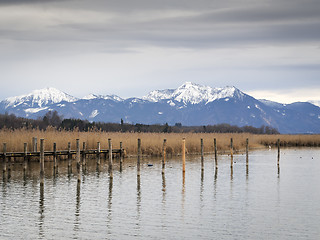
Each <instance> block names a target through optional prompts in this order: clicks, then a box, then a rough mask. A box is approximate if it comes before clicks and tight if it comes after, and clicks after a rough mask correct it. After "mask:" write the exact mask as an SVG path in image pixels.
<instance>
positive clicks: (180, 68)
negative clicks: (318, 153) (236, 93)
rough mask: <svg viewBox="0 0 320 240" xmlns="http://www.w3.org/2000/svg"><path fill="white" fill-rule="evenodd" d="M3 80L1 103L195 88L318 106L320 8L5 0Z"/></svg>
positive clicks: (185, 1)
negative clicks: (41, 95)
mask: <svg viewBox="0 0 320 240" xmlns="http://www.w3.org/2000/svg"><path fill="white" fill-rule="evenodd" d="M43 2H45V3H43ZM0 79H1V92H0V99H4V98H6V97H9V96H16V95H21V94H25V93H29V92H31V91H32V90H34V89H40V88H45V87H55V88H58V89H60V90H62V91H64V92H66V93H69V94H71V95H73V96H76V97H83V96H85V95H88V94H89V93H96V94H116V95H119V96H121V97H124V98H126V97H133V96H135V97H141V96H143V95H146V94H147V93H148V92H149V91H151V90H154V89H166V88H176V87H178V86H180V85H181V84H183V83H184V82H186V81H191V82H194V83H199V84H204V85H209V86H211V87H223V86H226V85H233V86H236V87H237V88H239V89H240V90H242V91H244V92H245V93H248V94H250V95H252V96H254V97H257V98H266V99H269V100H275V101H279V102H283V103H289V102H293V101H307V100H320V1H319V0H303V1H302V0H263V1H258V0H241V1H240V0H224V1H221V0H196V1H195V0H161V1H159V0H87V1H82V0H46V1H41V0H0Z"/></svg>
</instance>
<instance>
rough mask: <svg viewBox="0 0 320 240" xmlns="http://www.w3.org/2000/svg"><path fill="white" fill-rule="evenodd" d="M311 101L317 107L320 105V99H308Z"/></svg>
mask: <svg viewBox="0 0 320 240" xmlns="http://www.w3.org/2000/svg"><path fill="white" fill-rule="evenodd" d="M308 102H309V103H312V104H313V105H316V106H317V107H320V101H315V100H313V101H308Z"/></svg>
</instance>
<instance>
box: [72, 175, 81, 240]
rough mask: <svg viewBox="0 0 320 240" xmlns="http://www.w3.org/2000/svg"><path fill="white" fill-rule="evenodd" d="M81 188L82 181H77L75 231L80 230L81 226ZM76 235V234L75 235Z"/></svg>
mask: <svg viewBox="0 0 320 240" xmlns="http://www.w3.org/2000/svg"><path fill="white" fill-rule="evenodd" d="M80 190H81V183H80V182H79V181H78V182H77V194H76V211H75V214H74V215H75V220H74V227H73V230H74V233H78V232H79V226H80V205H81V202H80V200H81V199H80ZM75 237H76V236H75Z"/></svg>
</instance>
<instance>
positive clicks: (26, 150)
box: [23, 143, 28, 172]
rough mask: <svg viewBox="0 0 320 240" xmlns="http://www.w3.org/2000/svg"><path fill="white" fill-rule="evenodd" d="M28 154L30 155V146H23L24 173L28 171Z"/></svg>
mask: <svg viewBox="0 0 320 240" xmlns="http://www.w3.org/2000/svg"><path fill="white" fill-rule="evenodd" d="M27 154H28V144H27V143H24V144H23V155H24V156H23V171H24V172H25V171H26V170H27V160H28V159H27Z"/></svg>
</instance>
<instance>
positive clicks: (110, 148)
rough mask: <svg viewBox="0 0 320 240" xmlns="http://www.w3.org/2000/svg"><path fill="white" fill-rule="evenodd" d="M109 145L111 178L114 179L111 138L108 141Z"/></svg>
mask: <svg viewBox="0 0 320 240" xmlns="http://www.w3.org/2000/svg"><path fill="white" fill-rule="evenodd" d="M108 144H109V174H110V178H113V169H112V168H113V166H112V165H113V160H112V141H111V139H110V138H109V139H108Z"/></svg>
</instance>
